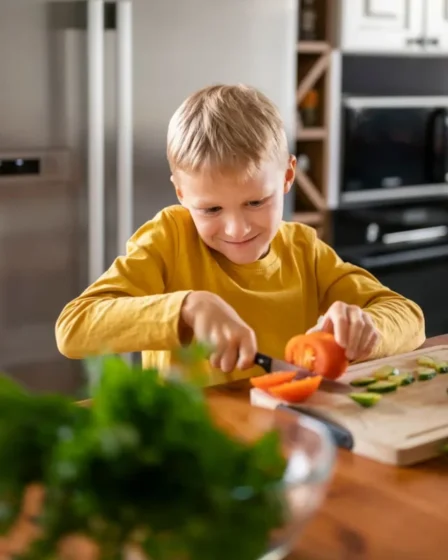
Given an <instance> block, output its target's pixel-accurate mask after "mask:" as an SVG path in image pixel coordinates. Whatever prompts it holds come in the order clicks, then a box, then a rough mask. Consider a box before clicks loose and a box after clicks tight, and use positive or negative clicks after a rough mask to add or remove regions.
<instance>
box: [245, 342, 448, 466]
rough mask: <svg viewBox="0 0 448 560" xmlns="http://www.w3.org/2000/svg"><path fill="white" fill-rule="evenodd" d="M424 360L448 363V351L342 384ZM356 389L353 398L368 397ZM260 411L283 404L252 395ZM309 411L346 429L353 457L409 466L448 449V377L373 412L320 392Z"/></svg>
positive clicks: (421, 384) (374, 364)
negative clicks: (359, 456)
mask: <svg viewBox="0 0 448 560" xmlns="http://www.w3.org/2000/svg"><path fill="white" fill-rule="evenodd" d="M419 356H431V357H433V358H434V359H435V360H438V361H447V362H448V345H446V346H434V347H432V348H425V349H420V350H416V351H414V352H410V353H408V354H402V355H398V356H393V357H390V358H382V359H380V360H375V361H371V362H367V363H364V364H357V365H355V366H351V367H350V368H349V369H348V370H347V372H346V373H345V374H344V375H343V376H342V377H340V378H339V380H338V381H341V382H343V383H347V384H349V383H350V382H351V381H352V380H353V379H355V378H358V377H364V376H368V375H371V374H372V373H373V372H374V371H375V370H377V369H379V367H381V366H383V365H391V366H394V367H397V368H398V369H400V370H401V371H412V370H414V369H415V368H416V367H418V364H417V363H416V360H417V358H418V357H419ZM363 390H364V389H363V388H361V389H360V388H358V387H353V392H359V391H363ZM251 403H252V404H253V405H255V406H262V407H266V408H275V407H276V406H277V405H278V404H280V403H281V401H279V400H277V399H275V398H273V397H271V396H269V395H268V394H267V393H265V392H264V391H261V390H260V389H252V390H251ZM301 404H304V405H305V404H306V407H309V408H310V409H311V410H315V411H318V412H319V413H320V414H324V415H325V416H327V417H328V418H330V419H331V420H334V421H336V422H338V423H339V424H342V425H343V426H344V427H346V428H347V429H348V430H350V432H351V433H352V435H353V438H354V448H353V452H354V453H356V454H357V455H363V456H365V457H369V458H371V459H374V460H376V461H379V462H381V463H388V464H393V465H401V466H408V465H412V464H416V463H419V462H421V461H425V460H427V459H430V458H432V457H435V456H437V455H440V452H441V446H442V445H443V444H445V443H448V373H446V374H438V375H437V376H436V377H435V378H433V379H431V380H429V381H415V382H414V383H412V384H411V385H407V386H404V387H399V388H398V389H397V391H395V392H393V393H388V394H384V395H383V398H382V399H381V400H380V402H379V403H377V404H376V405H375V406H373V407H372V408H362V407H361V406H359V405H358V404H357V403H355V402H353V401H352V400H351V399H350V398H349V397H348V395H344V394H340V393H339V394H337V393H327V392H324V391H317V392H316V393H315V394H314V395H312V396H311V397H310V398H309V399H308V400H307V401H306V403H301Z"/></svg>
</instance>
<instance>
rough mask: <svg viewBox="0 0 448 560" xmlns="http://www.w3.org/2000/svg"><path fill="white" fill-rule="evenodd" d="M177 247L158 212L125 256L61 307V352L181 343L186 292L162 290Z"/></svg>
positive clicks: (79, 354) (76, 354) (71, 354)
mask: <svg viewBox="0 0 448 560" xmlns="http://www.w3.org/2000/svg"><path fill="white" fill-rule="evenodd" d="M177 251H178V240H177V230H176V226H175V224H173V223H172V218H171V217H170V216H167V215H166V214H165V215H164V214H162V213H160V214H159V215H158V216H157V217H156V218H155V219H154V220H153V221H151V222H148V224H146V225H145V226H143V228H141V230H140V231H139V232H137V234H135V235H134V236H133V238H131V240H130V241H129V243H128V246H127V253H126V256H123V257H119V258H117V259H116V260H115V261H114V263H113V264H112V266H111V267H110V268H109V270H107V271H106V272H105V273H104V274H103V275H102V276H101V277H100V278H99V279H98V280H97V281H96V282H94V283H93V284H92V285H91V286H90V287H88V288H87V289H86V290H85V291H84V292H83V293H82V294H81V295H80V296H79V297H77V298H76V299H74V300H73V301H71V302H70V303H68V304H67V305H66V306H65V308H64V309H63V310H62V313H61V315H60V316H59V318H58V320H57V323H56V340H57V345H58V348H59V351H60V352H61V353H62V354H64V355H65V356H67V357H68V358H81V359H82V358H85V357H87V356H90V355H95V354H101V353H109V352H111V353H127V352H141V351H143V350H167V349H170V348H171V347H173V346H176V345H178V344H179V332H178V331H179V315H180V309H181V306H182V303H183V301H184V299H185V297H186V295H187V294H188V292H187V291H180V292H173V293H164V292H165V286H166V283H167V282H166V280H167V279H168V278H169V276H170V275H171V274H172V273H174V270H173V268H172V266H174V263H175V262H176V256H177ZM171 265H172V266H171Z"/></svg>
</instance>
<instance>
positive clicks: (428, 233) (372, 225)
mask: <svg viewBox="0 0 448 560" xmlns="http://www.w3.org/2000/svg"><path fill="white" fill-rule="evenodd" d="M332 236H333V239H332V245H333V247H334V248H335V250H336V251H337V252H338V254H339V255H340V256H341V258H343V259H344V260H345V261H348V262H351V263H353V264H356V265H359V266H361V267H362V268H364V269H366V270H368V271H369V272H371V273H372V274H373V275H374V276H376V278H378V280H379V281H380V282H381V283H382V284H384V285H385V286H387V287H389V288H390V289H392V290H394V291H396V292H399V293H401V294H402V295H404V296H405V297H408V298H410V299H411V300H413V301H415V302H416V303H418V304H419V305H420V306H421V308H422V309H423V312H424V314H425V319H426V335H427V336H435V335H439V334H445V333H447V332H448V289H447V286H448V201H447V200H434V201H431V202H425V203H418V202H414V203H409V202H408V203H406V204H400V203H395V204H393V205H388V206H375V207H373V208H362V209H361V208H358V209H351V210H348V209H345V210H338V211H335V212H334V213H333V219H332Z"/></svg>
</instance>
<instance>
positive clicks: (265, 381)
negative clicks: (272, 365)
mask: <svg viewBox="0 0 448 560" xmlns="http://www.w3.org/2000/svg"><path fill="white" fill-rule="evenodd" d="M295 375H296V372H295V371H275V372H273V373H267V374H266V375H257V376H256V377H251V379H250V383H251V385H252V386H253V387H257V388H258V389H264V390H266V389H269V388H270V387H274V386H275V385H281V384H282V383H288V382H289V381H292V380H293V379H294V377H295Z"/></svg>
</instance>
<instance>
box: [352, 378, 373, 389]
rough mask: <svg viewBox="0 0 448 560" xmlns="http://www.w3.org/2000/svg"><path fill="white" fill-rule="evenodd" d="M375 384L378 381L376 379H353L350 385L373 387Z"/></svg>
mask: <svg viewBox="0 0 448 560" xmlns="http://www.w3.org/2000/svg"><path fill="white" fill-rule="evenodd" d="M375 382H376V379H375V378H374V377H358V379H353V381H352V382H351V383H350V385H352V386H353V387H367V385H371V384H372V383H375Z"/></svg>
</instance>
